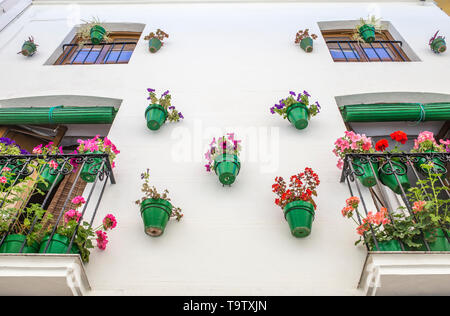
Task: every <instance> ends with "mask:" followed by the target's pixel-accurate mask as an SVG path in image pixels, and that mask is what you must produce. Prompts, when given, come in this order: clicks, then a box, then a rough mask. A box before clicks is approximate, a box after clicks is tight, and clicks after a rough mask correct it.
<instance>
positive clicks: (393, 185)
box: [379, 160, 411, 194]
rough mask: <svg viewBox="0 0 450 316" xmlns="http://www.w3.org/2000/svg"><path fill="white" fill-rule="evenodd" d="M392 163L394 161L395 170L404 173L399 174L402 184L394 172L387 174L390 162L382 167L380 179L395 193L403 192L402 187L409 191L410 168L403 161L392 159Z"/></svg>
mask: <svg viewBox="0 0 450 316" xmlns="http://www.w3.org/2000/svg"><path fill="white" fill-rule="evenodd" d="M391 163H392V167H393V168H394V170H397V171H399V172H400V173H404V174H403V175H398V174H397V177H398V180H399V182H400V184H399V183H398V182H397V179H396V177H395V174H394V173H393V174H389V175H388V174H385V172H387V170H388V169H389V168H390V164H389V163H386V164H384V165H383V166H382V167H381V171H379V175H380V180H381V182H382V183H383V184H384V185H385V186H387V187H389V188H390V189H391V190H392V191H394V192H395V193H397V194H401V193H402V191H401V187H403V190H404V191H405V193H406V192H407V191H408V189H409V188H410V187H411V184H410V183H409V180H408V175H407V171H408V169H407V167H406V165H405V164H404V163H403V162H400V161H395V160H391Z"/></svg>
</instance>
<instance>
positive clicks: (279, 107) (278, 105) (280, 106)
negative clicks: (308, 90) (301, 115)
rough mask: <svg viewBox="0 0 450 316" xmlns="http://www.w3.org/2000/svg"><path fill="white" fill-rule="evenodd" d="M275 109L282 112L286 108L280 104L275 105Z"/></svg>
mask: <svg viewBox="0 0 450 316" xmlns="http://www.w3.org/2000/svg"><path fill="white" fill-rule="evenodd" d="M275 107H276V108H277V109H278V110H281V109H282V108H283V107H284V104H283V103H281V102H280V103H279V104H275Z"/></svg>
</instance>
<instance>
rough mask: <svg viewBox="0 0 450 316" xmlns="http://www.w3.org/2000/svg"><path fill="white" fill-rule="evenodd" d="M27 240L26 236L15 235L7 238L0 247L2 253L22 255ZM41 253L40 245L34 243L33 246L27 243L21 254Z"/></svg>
mask: <svg viewBox="0 0 450 316" xmlns="http://www.w3.org/2000/svg"><path fill="white" fill-rule="evenodd" d="M26 239H27V237H26V236H25V235H20V234H13V235H8V236H6V238H5V240H4V241H3V244H2V246H1V247H0V253H20V249H21V248H22V244H23V242H24V241H25V240H26ZM38 251H39V244H38V243H37V242H35V241H34V242H33V243H32V244H31V246H28V244H27V243H25V246H24V247H23V249H22V252H21V253H37V252H38Z"/></svg>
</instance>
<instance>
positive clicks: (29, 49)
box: [21, 41, 36, 57]
mask: <svg viewBox="0 0 450 316" xmlns="http://www.w3.org/2000/svg"><path fill="white" fill-rule="evenodd" d="M21 53H22V55H24V56H27V57H31V56H33V55H34V54H35V53H36V44H34V43H33V42H32V41H26V42H25V43H23V45H22V50H21Z"/></svg>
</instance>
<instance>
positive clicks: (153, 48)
mask: <svg viewBox="0 0 450 316" xmlns="http://www.w3.org/2000/svg"><path fill="white" fill-rule="evenodd" d="M161 46H162V43H161V41H160V40H159V39H158V38H157V37H152V38H151V39H150V40H149V41H148V49H149V51H150V53H156V52H157V51H158V50H159V49H160V48H161Z"/></svg>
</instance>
